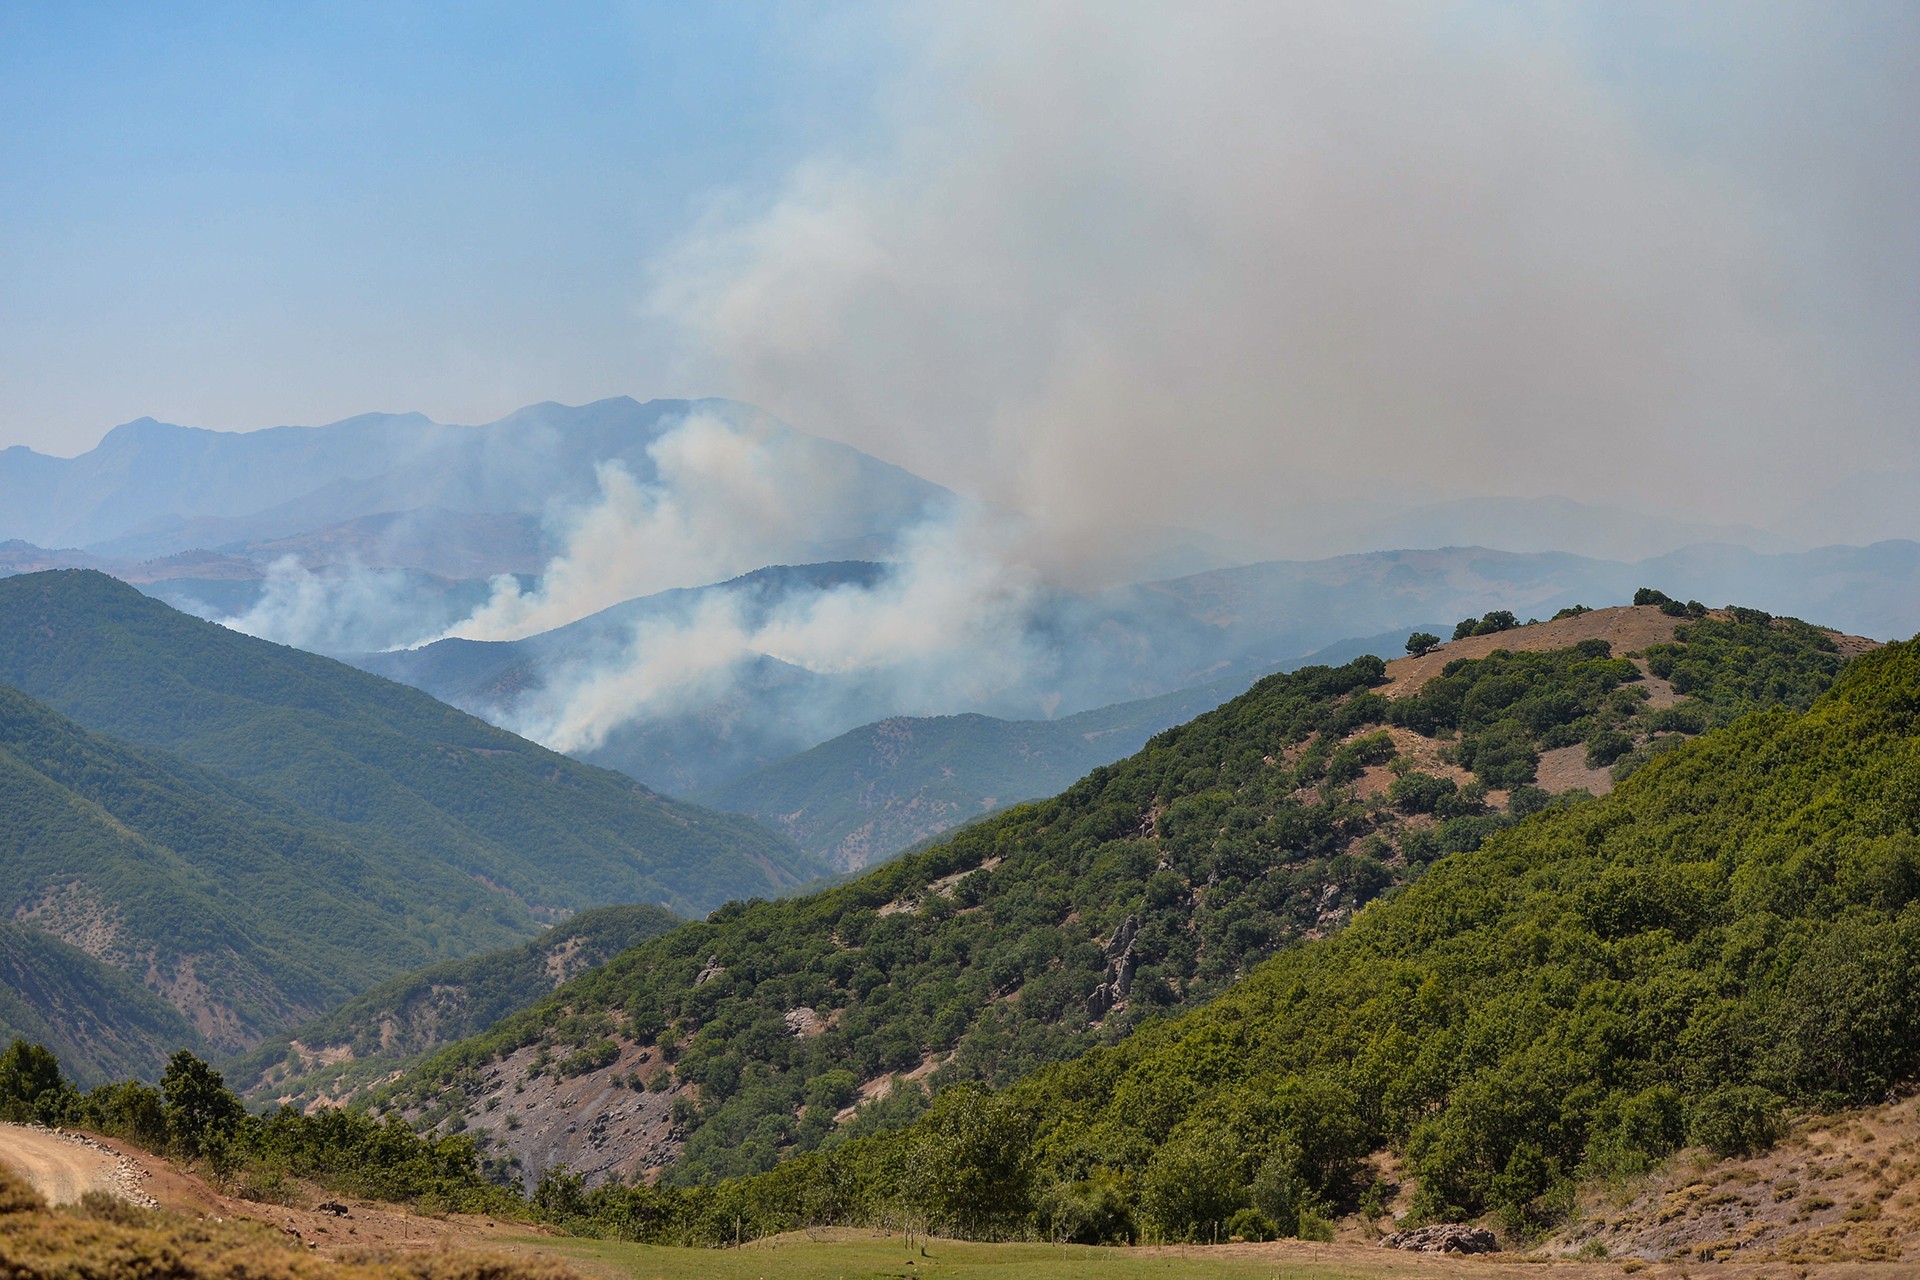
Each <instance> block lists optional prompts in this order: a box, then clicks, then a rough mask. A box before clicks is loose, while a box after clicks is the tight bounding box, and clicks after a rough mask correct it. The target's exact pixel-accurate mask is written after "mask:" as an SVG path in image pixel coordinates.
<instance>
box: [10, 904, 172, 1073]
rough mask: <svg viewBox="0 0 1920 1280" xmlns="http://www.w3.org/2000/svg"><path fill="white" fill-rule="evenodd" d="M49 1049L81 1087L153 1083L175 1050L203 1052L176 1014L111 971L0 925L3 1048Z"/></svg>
mask: <svg viewBox="0 0 1920 1280" xmlns="http://www.w3.org/2000/svg"><path fill="white" fill-rule="evenodd" d="M16 1039H20V1040H28V1041H32V1042H33V1043H36V1044H42V1045H45V1046H46V1047H47V1048H49V1049H51V1050H53V1052H54V1054H55V1056H57V1057H58V1058H59V1059H60V1064H61V1065H62V1066H63V1067H64V1068H66V1070H67V1072H68V1073H69V1074H70V1075H72V1076H73V1077H74V1079H75V1080H77V1081H78V1082H79V1083H80V1084H81V1085H83V1086H86V1087H89V1088H90V1087H92V1086H94V1085H98V1084H105V1083H106V1082H107V1081H109V1080H119V1079H125V1078H127V1077H130V1076H131V1077H136V1078H142V1079H149V1080H151V1079H155V1078H157V1077H158V1076H159V1074H160V1069H161V1067H162V1066H164V1065H165V1063H166V1059H167V1055H168V1054H170V1053H172V1052H173V1051H174V1050H176V1049H192V1050H195V1051H197V1052H205V1048H206V1045H205V1042H204V1041H203V1040H202V1039H201V1037H200V1033H199V1032H198V1031H197V1030H195V1029H194V1026H193V1024H192V1023H191V1022H189V1021H187V1019H186V1017H185V1016H183V1015H182V1014H181V1013H180V1011H179V1010H177V1009H175V1008H174V1007H173V1006H172V1005H170V1004H168V1003H167V1002H166V1001H165V1000H162V999H161V998H160V997H159V996H157V995H155V994H153V992H151V991H148V990H147V989H146V988H145V987H143V986H141V985H140V984H139V983H138V982H136V981H135V980H134V979H132V978H131V977H129V976H127V975H126V974H124V973H122V972H120V971H119V970H118V969H115V968H114V967H113V966H112V965H109V964H105V963H103V962H101V961H99V960H96V959H94V958H93V957H92V956H90V955H88V954H87V953H86V952H84V951H82V950H80V948H78V947H70V946H68V945H67V944H66V943H64V942H61V941H60V940H59V939H58V938H55V937H53V936H52V935H50V934H46V933H42V932H40V930H38V929H32V928H28V927H27V926H25V925H20V924H13V923H10V922H0V1042H4V1043H11V1042H12V1041H14V1040H16Z"/></svg>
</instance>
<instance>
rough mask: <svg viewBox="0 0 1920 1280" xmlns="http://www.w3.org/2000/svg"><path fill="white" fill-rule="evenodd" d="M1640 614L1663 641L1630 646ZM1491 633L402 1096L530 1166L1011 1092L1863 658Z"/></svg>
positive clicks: (1771, 635)
mask: <svg viewBox="0 0 1920 1280" xmlns="http://www.w3.org/2000/svg"><path fill="white" fill-rule="evenodd" d="M1530 633H1532V635H1530ZM1622 633H1627V634H1637V635H1652V636H1655V637H1661V636H1667V637H1672V639H1670V640H1667V641H1666V642H1665V643H1663V644H1660V645H1650V646H1649V651H1648V654H1647V656H1646V657H1644V658H1642V659H1639V660H1638V661H1634V660H1629V659H1627V658H1625V657H1619V656H1613V655H1612V650H1611V646H1610V644H1609V642H1608V640H1607V639H1606V637H1607V636H1608V635H1610V634H1622ZM1533 636H1537V637H1539V638H1540V640H1539V642H1540V643H1542V644H1544V643H1546V642H1547V641H1549V640H1551V641H1554V642H1556V644H1557V647H1552V648H1547V649H1542V650H1537V651H1530V649H1529V645H1528V641H1529V640H1530V639H1532V638H1533ZM1499 640H1500V638H1499V637H1496V636H1484V637H1480V638H1479V640H1478V641H1476V642H1461V643H1462V645H1465V646H1468V647H1471V645H1472V644H1478V643H1482V642H1484V643H1485V644H1488V645H1496V644H1498V643H1499ZM1480 652H1481V654H1482V656H1479V657H1475V658H1471V659H1468V660H1466V661H1463V662H1461V663H1458V664H1449V666H1448V668H1446V669H1445V670H1444V671H1442V672H1440V673H1436V678H1434V679H1432V680H1429V681H1428V682H1427V684H1426V685H1425V686H1424V687H1422V688H1420V689H1418V690H1414V689H1412V688H1408V687H1405V686H1403V687H1402V688H1401V689H1399V690H1398V692H1399V694H1400V696H1399V697H1397V698H1394V699H1388V698H1385V697H1382V696H1381V695H1380V694H1379V693H1377V692H1375V691H1374V690H1375V689H1376V687H1378V686H1383V685H1384V686H1388V687H1391V685H1392V681H1393V677H1394V676H1395V674H1396V672H1397V671H1398V670H1403V669H1404V668H1403V667H1401V666H1400V665H1399V664H1395V665H1394V666H1383V664H1381V663H1380V661H1379V660H1378V659H1376V658H1366V659H1358V660H1356V661H1354V662H1353V663H1350V664H1348V665H1347V666H1345V667H1342V668H1337V669H1330V668H1326V667H1315V668H1307V669H1303V670H1301V671H1298V672H1294V673H1290V674H1282V675H1275V676H1271V677H1269V678H1267V679H1265V680H1262V681H1261V682H1260V683H1259V684H1257V685H1255V686H1254V688H1253V689H1252V690H1250V691H1249V692H1248V693H1246V694H1245V695H1243V696H1241V697H1239V698H1237V699H1235V700H1233V701H1231V702H1229V703H1227V704H1226V705H1225V706H1223V707H1221V708H1219V709H1218V710H1215V711H1212V712H1209V713H1208V714H1206V715H1203V716H1201V717H1199V718H1198V719H1196V720H1194V721H1193V722H1191V723H1190V724H1187V725H1184V726H1182V727H1180V728H1178V729H1175V730H1171V731H1169V732H1167V733H1164V734H1162V735H1160V736H1159V737H1157V738H1155V739H1154V740H1153V741H1152V742H1150V743H1149V744H1148V746H1147V747H1146V748H1145V749H1144V750H1143V751H1141V752H1140V753H1138V754H1137V755H1135V756H1134V757H1132V758H1131V759H1129V760H1126V761H1122V762H1121V763H1119V764H1116V765H1113V766H1110V767H1106V768H1102V769H1097V770H1095V771H1094V772H1093V773H1092V774H1090V775H1089V776H1088V777H1087V778H1085V779H1084V780H1082V781H1081V782H1080V783H1078V784H1076V785H1075V786H1074V787H1072V788H1070V789H1069V790H1068V791H1067V792H1065V793H1064V794H1063V795H1061V796H1059V797H1057V798H1055V799H1053V800H1050V801H1046V802H1044V803H1041V804H1037V805H1030V806H1023V807H1021V808H1018V809H1015V810H1013V811H1011V812H1009V813H1007V814H1005V815H1002V816H1000V817H998V818H995V819H992V820H989V821H986V822H982V823H979V824H976V825H974V826H972V827H970V828H967V829H966V830H964V831H962V832H961V833H960V834H959V835H957V836H956V837H954V838H953V839H952V840H951V841H948V842H946V843H944V844H941V845H939V846H937V847H935V848H933V849H931V850H928V851H927V852H925V853H922V854H918V855H914V856H910V857H906V858H903V859H901V860H899V861H898V862H895V863H892V864H889V865H888V866H886V867H883V868H881V869H879V870H877V871H874V872H872V873H870V874H868V875H867V876H865V877H862V878H861V879H859V880H857V881H855V882H853V883H852V884H849V885H847V886H844V887H842V888H839V889H835V890H833V891H830V892H827V893H824V894H820V895H816V896H813V897H809V898H803V899H796V900H789V901H786V902H776V903H749V904H742V905H739V906H731V907H728V908H726V909H723V910H722V911H720V912H716V913H715V914H714V915H713V916H712V917H711V918H710V919H709V920H707V921H706V922H703V923H700V924H695V925H690V926H687V927H686V928H683V929H680V930H677V931H675V932H674V933H672V934H669V935H667V936H666V937H664V938H661V939H658V940H656V941H654V942H650V943H646V944H643V945H642V946H640V947H637V948H635V949H634V950H632V951H631V952H628V953H626V954H625V955H622V956H621V957H619V958H618V959H616V960H615V961H613V962H612V963H610V964H608V965H607V966H605V967H604V968H602V969H600V970H597V971H594V972H592V973H590V974H586V975H583V976H582V977H581V978H579V979H576V980H575V981H574V982H572V983H570V984H568V985H567V986H566V987H564V988H562V989H561V990H560V991H558V992H556V993H555V994H554V996H553V997H551V998H550V999H548V1000H546V1001H543V1002H541V1003H540V1004H538V1005H536V1006H534V1007H533V1008H532V1009H530V1010H528V1011H526V1012H525V1013H523V1014H520V1015H517V1016H516V1017H513V1018H510V1019H508V1020H507V1021H506V1022H504V1023H502V1024H501V1026H500V1027H498V1028H496V1029H495V1030H494V1031H493V1032H491V1033H489V1034H488V1035H487V1036H484V1037H481V1038H479V1039H478V1040H475V1041H473V1042H470V1043H467V1044H463V1045H459V1046H455V1047H454V1048H452V1049H450V1050H448V1051H447V1052H445V1053H443V1054H442V1055H440V1056H439V1057H437V1058H436V1059H434V1060H431V1061H429V1062H428V1063H426V1064H424V1065H423V1066H422V1067H421V1068H420V1069H419V1070H418V1071H416V1072H414V1073H413V1074H411V1075H410V1076H409V1077H407V1078H406V1079H405V1080H403V1081H401V1082H400V1083H399V1084H398V1085H396V1086H394V1087H393V1088H392V1089H391V1090H390V1091H388V1092H387V1093H386V1094H385V1095H384V1099H385V1101H386V1103H387V1104H388V1105H393V1106H398V1107H401V1108H403V1109H408V1110H412V1111H414V1112H417V1113H424V1114H425V1115H426V1116H427V1117H428V1118H430V1119H440V1118H445V1117H447V1116H449V1115H452V1114H458V1115H460V1116H461V1118H462V1123H465V1124H469V1125H471V1126H473V1128H474V1130H475V1131H479V1132H483V1133H485V1134H486V1136H488V1137H489V1139H490V1140H491V1141H492V1142H493V1143H494V1144H495V1145H496V1146H497V1147H498V1148H500V1149H501V1150H503V1151H505V1152H508V1153H511V1154H512V1155H515V1156H518V1157H519V1158H520V1161H521V1163H522V1165H523V1167H524V1168H526V1169H527V1170H528V1171H529V1172H531V1171H533V1170H535V1169H537V1168H538V1167H539V1166H540V1165H541V1164H542V1163H560V1162H564V1163H566V1164H568V1165H570V1166H571V1167H573V1168H575V1169H579V1170H582V1171H584V1172H588V1173H589V1174H591V1175H592V1176H594V1177H595V1178H604V1177H606V1176H609V1175H612V1174H616V1173H628V1172H637V1171H641V1170H646V1169H656V1168H662V1169H665V1172H666V1176H667V1178H668V1179H669V1180H670V1181H680V1182H685V1181H697V1180H703V1179H709V1178H712V1177H715V1176H719V1175H725V1174H728V1173H734V1172H747V1171H750V1170H752V1169H755V1168H766V1167H770V1166H771V1165H772V1163H773V1162H774V1161H775V1160H777V1159H778V1158H779V1157H780V1156H781V1155H782V1154H783V1153H790V1152H793V1151H797V1150H805V1149H808V1148H811V1147H813V1146H816V1145H818V1144H820V1143H822V1142H823V1141H826V1140H828V1139H829V1137H833V1138H834V1140H839V1139H840V1138H842V1137H844V1136H845V1135H847V1134H851V1133H859V1132H862V1131H865V1130H868V1129H871V1128H873V1127H876V1126H884V1125H886V1124H891V1123H897V1122H898V1121H899V1120H900V1119H902V1118H905V1117H907V1116H910V1115H911V1114H912V1113H913V1110H914V1109H915V1108H916V1107H917V1106H919V1105H921V1096H920V1093H919V1091H918V1090H917V1089H916V1088H913V1087H901V1086H900V1085H899V1084H898V1082H896V1081H894V1080H893V1077H894V1076H895V1075H896V1074H904V1075H905V1076H907V1077H908V1079H909V1081H910V1082H918V1081H921V1080H931V1082H932V1083H933V1084H935V1085H941V1084H947V1083H952V1082H958V1081H965V1080H978V1081H987V1082H996V1081H1005V1080H1010V1079H1014V1078H1017V1077H1018V1076H1020V1075H1022V1074H1024V1073H1026V1072H1028V1071H1030V1070H1032V1069H1034V1068H1035V1067H1037V1066H1039V1065H1041V1064H1044V1063H1046V1062H1049V1061H1055V1060H1060V1059H1066V1058H1072V1057H1075V1056H1078V1055H1080V1054H1082V1053H1084V1052H1085V1051H1086V1050H1087V1049H1089V1048H1091V1047H1092V1046H1094V1045H1096V1044H1099V1043H1103V1042H1110V1041H1114V1040H1118V1039H1120V1038H1122V1037H1124V1036H1125V1035H1126V1034H1127V1033H1128V1032H1129V1031H1130V1030H1131V1029H1132V1028H1133V1027H1134V1026H1135V1025H1138V1024H1141V1023H1144V1022H1147V1021H1151V1020H1153V1019H1155V1018H1159V1017H1163V1016H1164V1015H1166V1014H1168V1013H1172V1012H1177V1011H1178V1010H1180V1009H1182V1008H1185V1007H1191V1006H1194V1005H1197V1004H1200V1003H1204V1002H1205V1001H1207V1000H1209V999H1211V998H1212V997H1213V996H1214V995H1216V994H1218V993H1219V992H1220V991H1222V990H1224V989H1225V988H1226V987H1227V986H1228V985H1229V984H1230V983H1232V982H1233V981H1234V980H1235V979H1236V978H1237V977H1238V976H1240V975H1241V974H1243V973H1244V972H1246V970H1247V969H1248V968H1250V967H1251V966H1253V965H1254V964H1257V963H1258V962H1260V961H1261V960H1263V959H1265V958H1266V957H1268V956H1270V955H1272V954H1273V953H1274V952H1275V951H1276V950H1277V949H1279V948H1281V947H1283V946H1285V945H1286V944H1287V943H1289V942H1291V941H1294V940H1297V939H1300V938H1304V937H1313V936H1317V935H1319V934H1322V933H1325V932H1327V931H1329V930H1332V929H1334V928H1336V927H1337V926H1339V925H1340V924H1342V923H1343V922H1344V921H1345V920H1346V919H1347V918H1349V917H1350V916H1351V915H1352V913H1353V912H1354V911H1355V910H1356V909H1357V908H1359V907H1360V906H1363V905H1364V904H1365V903H1367V902H1368V901H1370V900H1371V899H1373V898H1375V897H1377V896H1379V895H1380V894H1381V893H1382V892H1384V891H1385V890H1387V889H1389V888H1391V887H1392V886H1393V885H1395V884H1396V883H1403V882H1405V881H1408V880H1411V879H1415V878H1417V877H1418V876H1419V874H1420V873H1421V872H1422V870H1423V869H1424V868H1425V867H1427V866H1428V865H1430V864H1432V863H1433V861H1434V860H1435V859H1436V858H1438V857H1440V856H1441V855H1443V854H1447V853H1453V852H1459V851H1464V850H1468V849H1472V848H1475V847H1477V846H1478V845H1479V844H1480V842H1481V841H1482V840H1484V839H1485V838H1486V837H1487V836H1488V835H1489V834H1491V833H1492V832H1494V831H1497V830H1499V829H1501V828H1502V827H1504V826H1505V825H1506V824H1507V823H1508V822H1509V821H1510V819H1511V817H1512V816H1517V815H1518V814H1521V813H1526V812H1531V811H1533V810H1536V809H1539V808H1541V807H1546V806H1550V805H1551V803H1552V801H1551V799H1550V797H1549V795H1548V794H1547V792H1546V791H1545V790H1544V789H1543V788H1541V787H1538V786H1534V785H1532V784H1531V781H1530V780H1531V779H1533V778H1534V777H1535V776H1536V775H1538V776H1539V777H1541V778H1545V777H1547V776H1549V773H1550V772H1551V773H1552V774H1554V775H1556V776H1557V777H1558V779H1559V781H1558V785H1559V786H1560V787H1561V788H1571V789H1578V790H1584V789H1586V788H1589V787H1591V788H1595V789H1604V788H1605V787H1607V786H1610V785H1611V784H1612V782H1613V781H1614V778H1615V775H1620V776H1625V775H1626V774H1628V773H1630V772H1631V771H1632V770H1633V769H1634V768H1636V767H1638V766H1639V765H1640V764H1641V763H1642V762H1643V761H1644V760H1646V759H1648V758H1651V757H1652V756H1653V755H1656V754H1658V753H1659V752H1660V751H1662V750H1663V749H1665V748H1667V747H1669V746H1671V745H1672V744H1673V743H1675V742H1677V741H1679V740H1681V739H1683V738H1685V737H1686V736H1688V735H1690V734H1692V733H1695V732H1697V731H1699V730H1701V729H1703V728H1705V727H1706V726H1707V725H1709V724H1710V723H1712V722H1714V721H1715V720H1716V719H1719V718H1724V717H1727V716H1731V715H1733V714H1736V713H1737V712H1738V711H1739V710H1741V709H1743V708H1745V707H1748V706H1751V705H1770V704H1777V703H1779V702H1782V701H1788V702H1791V703H1794V704H1796V705H1805V704H1806V703H1807V702H1810V701H1811V700H1812V699H1813V698H1814V697H1815V696H1817V695H1818V694H1819V692H1820V691H1821V690H1823V689H1824V688H1825V687H1826V686H1827V684H1828V683H1830V682H1831V680H1832V679H1833V677H1834V675H1835V673H1836V672H1837V671H1838V670H1839V669H1840V668H1841V665H1842V663H1843V662H1844V660H1845V658H1844V655H1843V653H1842V651H1841V648H1840V646H1839V645H1838V644H1837V643H1836V641H1835V639H1834V638H1833V637H1832V636H1831V635H1829V634H1828V633H1825V632H1821V631H1818V630H1817V629H1815V628H1812V627H1808V626H1806V625H1804V624H1800V623H1791V622H1786V621H1776V620H1773V619H1769V618H1767V617H1766V616H1765V615H1763V614H1757V613H1752V612H1741V613H1738V614H1725V613H1723V614H1719V615H1716V616H1711V617H1707V618H1702V619H1696V620H1691V621H1689V620H1687V619H1685V618H1676V617H1673V616H1670V615H1668V614H1665V613H1662V612H1660V610H1658V609H1656V608H1654V607H1651V606H1647V607H1642V608H1629V609H1619V610H1603V611H1595V612H1588V613H1585V614H1581V615H1579V616H1576V617H1569V618H1565V619H1562V620H1558V621H1554V622H1550V623H1543V624H1540V626H1539V627H1538V628H1531V627H1530V628H1523V629H1520V630H1517V631H1514V632H1511V633H1509V638H1508V640H1507V643H1506V644H1505V645H1502V646H1500V647H1495V648H1492V649H1490V650H1481V651H1480ZM1655 666H1657V667H1658V668H1659V669H1660V670H1663V671H1666V672H1668V673H1670V674H1671V675H1672V677H1673V680H1671V681H1670V680H1668V679H1666V678H1662V677H1660V676H1657V675H1652V674H1649V672H1648V668H1652V667H1655ZM1682 680H1684V682H1685V683H1686V685H1687V689H1688V694H1689V696H1687V697H1684V698H1683V697H1681V696H1679V694H1678V692H1677V690H1676V688H1675V684H1676V683H1678V682H1680V681H1682ZM449 1086H452V1088H449ZM642 1086H644V1090H642V1088H641V1087H642ZM863 1103H864V1104H866V1105H865V1106H864V1107H862V1106H861V1104H863ZM494 1109H501V1115H502V1116H503V1117H504V1119H502V1118H500V1117H493V1115H492V1112H493V1110H494ZM490 1117H492V1118H490Z"/></svg>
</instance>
